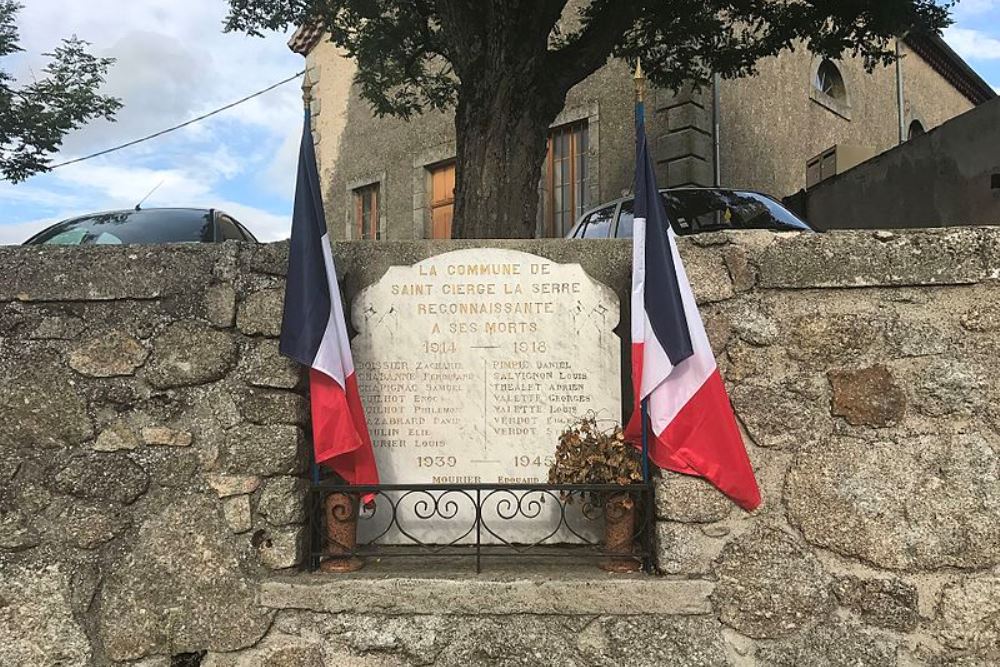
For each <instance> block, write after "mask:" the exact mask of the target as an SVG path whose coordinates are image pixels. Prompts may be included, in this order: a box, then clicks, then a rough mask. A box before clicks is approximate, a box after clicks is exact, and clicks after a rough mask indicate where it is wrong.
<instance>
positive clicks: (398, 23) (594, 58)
mask: <svg viewBox="0 0 1000 667" xmlns="http://www.w3.org/2000/svg"><path fill="white" fill-rule="evenodd" d="M229 1H230V13H229V17H228V20H227V29H228V30H242V31H245V32H248V33H250V34H260V33H261V31H263V30H269V29H271V30H274V29H286V28H287V27H288V26H290V25H291V26H296V25H305V24H314V23H318V24H320V25H322V26H323V27H324V28H325V30H326V31H327V32H328V33H329V34H330V39H331V40H332V41H333V42H334V43H335V44H336V45H337V46H338V47H340V48H342V49H344V50H345V51H346V53H347V55H348V56H349V57H351V58H353V59H355V60H356V61H357V64H358V72H357V75H356V80H357V83H358V84H359V85H360V87H361V91H362V94H363V96H364V97H365V98H366V99H367V100H369V101H370V103H371V104H372V107H373V109H374V111H375V112H376V113H377V114H380V115H381V114H394V115H398V116H401V117H404V118H405V117H409V116H411V115H413V114H414V113H418V112H420V111H423V110H425V109H442V108H445V107H447V106H449V105H451V104H453V103H454V102H456V101H465V102H466V103H468V104H476V99H475V94H474V90H473V89H474V88H475V85H476V83H477V81H480V80H483V79H484V78H488V77H487V76H486V75H487V74H488V73H489V72H490V71H491V70H496V69H502V71H503V72H504V73H505V74H506V77H507V78H506V82H507V83H509V85H510V86H512V87H514V88H518V87H521V88H526V89H528V90H554V91H556V93H558V94H561V95H565V92H566V91H567V90H569V88H570V87H572V86H573V85H575V84H576V83H579V82H580V81H582V80H583V79H585V78H586V77H587V76H589V75H590V74H591V73H593V72H594V71H595V70H596V69H597V68H599V67H600V66H601V65H603V64H604V63H605V62H607V60H608V58H609V57H611V56H616V57H619V58H624V59H626V60H628V61H629V62H635V60H636V59H637V58H641V60H642V63H643V68H644V69H645V70H646V74H647V76H648V77H649V78H650V80H651V81H652V82H653V83H654V84H656V85H659V86H664V87H670V88H676V87H678V86H679V85H681V84H682V83H684V82H686V81H692V82H694V83H696V84H698V83H704V82H707V81H708V80H709V79H710V77H711V76H712V74H713V72H718V73H720V74H721V75H722V76H724V77H737V76H743V75H747V74H752V73H753V72H754V67H755V65H756V63H757V62H758V61H759V60H760V59H761V58H765V57H768V56H773V55H777V54H778V53H780V52H781V51H783V50H786V49H792V48H796V47H804V48H807V49H809V50H810V51H812V52H814V53H816V54H820V55H823V56H826V57H830V58H837V57H841V56H843V55H845V54H851V55H856V56H860V57H862V58H863V59H864V61H865V63H866V65H867V66H869V67H874V66H875V65H876V64H878V63H888V62H891V60H892V58H893V55H894V54H893V50H892V48H890V47H891V46H892V43H891V41H892V38H893V37H894V36H896V35H902V34H904V33H905V32H906V31H908V30H915V29H916V30H929V31H939V30H940V29H941V28H943V27H945V26H946V25H948V23H949V19H948V11H949V9H950V7H951V6H952V5H953V4H954V3H953V2H944V3H942V2H937V1H935V0H867V1H865V0H580V1H575V0H570V1H569V2H568V1H567V0H229ZM567 6H568V7H570V9H567ZM484 111H485V110H484Z"/></svg>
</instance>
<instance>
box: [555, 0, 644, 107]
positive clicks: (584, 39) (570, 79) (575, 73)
mask: <svg viewBox="0 0 1000 667" xmlns="http://www.w3.org/2000/svg"><path fill="white" fill-rule="evenodd" d="M594 4H595V6H596V5H597V0H595V3H594ZM637 13H638V8H637V6H636V3H633V2H626V1H623V0H605V1H604V2H603V3H601V6H600V7H599V8H597V10H596V11H594V12H593V13H592V14H590V15H589V16H588V17H587V18H586V22H585V24H584V26H583V29H582V30H580V31H579V32H578V33H577V34H576V35H574V36H572V37H571V38H570V40H569V42H568V43H567V44H566V46H564V47H562V48H560V49H558V50H556V51H549V53H548V56H547V58H546V60H547V61H548V62H547V66H546V68H545V69H546V75H547V76H550V77H551V78H552V79H554V80H555V84H556V87H557V88H558V89H560V90H563V91H566V90H569V89H570V88H572V87H573V86H575V85H576V84H578V83H579V82H581V81H583V80H584V79H586V78H587V77H588V76H590V75H591V74H593V73H594V72H595V71H597V69H598V68H599V67H601V65H603V64H604V63H606V62H607V60H608V57H609V56H610V55H611V52H612V50H613V49H614V47H615V45H616V44H618V43H619V42H620V41H621V39H622V37H623V36H624V35H625V32H626V31H627V30H628V29H629V28H630V27H631V26H632V25H633V24H634V23H635V19H636V15H637Z"/></svg>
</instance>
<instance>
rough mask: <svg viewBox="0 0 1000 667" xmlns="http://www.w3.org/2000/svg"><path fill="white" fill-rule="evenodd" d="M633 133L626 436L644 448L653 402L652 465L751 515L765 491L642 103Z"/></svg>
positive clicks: (639, 106)
mask: <svg viewBox="0 0 1000 667" xmlns="http://www.w3.org/2000/svg"><path fill="white" fill-rule="evenodd" d="M635 126H636V165H635V167H636V172H635V189H636V196H635V213H634V215H635V219H634V222H633V240H632V387H633V396H634V398H635V403H634V405H633V410H632V419H631V420H630V421H629V424H628V427H627V428H626V432H625V433H626V436H627V437H628V439H629V440H631V441H632V442H640V440H641V437H642V435H641V434H642V410H641V408H640V406H641V401H643V400H645V399H649V409H648V412H649V421H650V431H651V433H650V436H649V458H650V459H651V460H652V461H653V463H655V464H656V465H657V466H659V467H660V468H665V469H667V470H673V471H675V472H679V473H684V474H687V475H696V476H699V477H703V478H705V479H707V480H708V481H709V482H711V483H712V484H714V485H715V486H716V487H717V488H718V489H719V490H720V491H722V492H723V493H725V494H726V495H727V496H729V498H731V499H732V500H733V501H734V502H735V503H736V504H738V505H739V506H740V507H742V508H744V509H746V510H748V511H749V510H752V509H754V508H756V507H757V506H758V505H760V490H759V489H758V488H757V480H756V479H755V478H754V474H753V468H752V467H751V465H750V459H749V457H748V456H747V452H746V447H745V446H744V444H743V438H742V436H741V435H740V430H739V427H738V426H737V424H736V417H735V415H734V414H733V408H732V405H731V404H730V402H729V396H728V394H727V393H726V386H725V384H724V383H723V381H722V376H721V374H720V373H719V369H718V367H717V366H716V363H715V355H714V354H713V353H712V347H711V345H710V344H709V342H708V336H707V335H706V334H705V325H704V324H703V323H702V321H701V315H700V314H699V313H698V307H697V305H696V304H695V300H694V294H693V293H692V292H691V285H690V283H688V279H687V275H686V274H685V272H684V264H683V263H682V262H681V257H680V254H678V252H677V243H676V241H675V238H674V232H673V230H672V229H671V228H670V225H669V224H668V223H667V213H666V210H665V208H664V205H663V199H662V197H660V194H659V190H658V189H657V187H656V176H655V174H654V172H653V162H652V159H651V158H650V155H649V149H648V146H647V143H646V129H645V120H644V111H643V105H642V102H639V103H638V104H637V105H636V116H635Z"/></svg>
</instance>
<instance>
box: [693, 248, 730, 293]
mask: <svg viewBox="0 0 1000 667" xmlns="http://www.w3.org/2000/svg"><path fill="white" fill-rule="evenodd" d="M681 259H682V261H683V262H684V269H685V271H686V272H687V276H688V280H690V281H691V288H692V290H693V291H694V296H695V300H696V301H697V302H698V304H699V305H702V304H706V303H713V302H716V301H725V300H726V299H730V298H732V296H733V294H734V292H733V282H732V280H730V278H729V271H727V270H726V265H725V264H724V263H723V261H722V257H721V256H720V255H719V253H717V252H715V251H714V250H713V249H711V248H703V247H700V246H696V245H693V244H692V245H689V246H687V247H685V248H684V250H683V251H682V252H681Z"/></svg>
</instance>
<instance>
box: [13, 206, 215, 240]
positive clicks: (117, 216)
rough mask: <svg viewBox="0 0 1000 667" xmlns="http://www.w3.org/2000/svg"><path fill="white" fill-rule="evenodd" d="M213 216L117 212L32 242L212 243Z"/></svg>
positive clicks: (56, 228)
mask: <svg viewBox="0 0 1000 667" xmlns="http://www.w3.org/2000/svg"><path fill="white" fill-rule="evenodd" d="M212 234H213V231H212V213H211V211H205V210H198V209H150V210H148V211H115V212H113V213H98V214H96V215H90V216H87V217H85V218H75V219H73V220H67V221H66V222H61V223H59V224H58V225H54V226H52V227H50V228H49V229H47V230H45V231H44V232H42V233H41V234H40V235H39V236H37V237H35V238H33V239H31V240H30V241H29V243H33V244H36V243H37V244H45V245H121V244H130V243H211V242H212V240H213V238H212Z"/></svg>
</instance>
